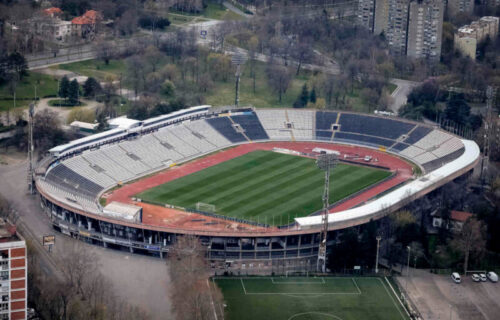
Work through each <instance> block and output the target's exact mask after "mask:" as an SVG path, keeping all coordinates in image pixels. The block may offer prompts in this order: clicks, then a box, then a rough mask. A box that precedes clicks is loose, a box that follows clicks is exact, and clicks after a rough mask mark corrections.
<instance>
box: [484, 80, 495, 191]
mask: <svg viewBox="0 0 500 320" xmlns="http://www.w3.org/2000/svg"><path fill="white" fill-rule="evenodd" d="M486 98H487V100H486V122H485V124H484V129H485V130H484V145H483V159H482V161H481V182H482V183H483V184H484V183H485V179H486V173H487V172H488V166H489V160H490V147H491V139H492V138H493V137H492V135H493V126H494V124H493V121H495V120H494V119H493V103H494V101H495V98H496V88H495V87H492V86H488V88H487V89H486Z"/></svg>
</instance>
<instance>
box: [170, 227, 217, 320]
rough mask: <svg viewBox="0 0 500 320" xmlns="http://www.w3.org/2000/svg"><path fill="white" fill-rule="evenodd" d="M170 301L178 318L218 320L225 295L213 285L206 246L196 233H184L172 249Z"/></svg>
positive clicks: (182, 319)
mask: <svg viewBox="0 0 500 320" xmlns="http://www.w3.org/2000/svg"><path fill="white" fill-rule="evenodd" d="M168 267H169V272H170V279H172V280H171V281H172V290H171V292H172V295H171V301H172V306H173V310H174V313H175V316H176V319H178V320H205V319H207V320H208V319H216V318H220V317H221V316H222V315H219V316H217V312H218V310H222V308H221V304H222V295H221V294H220V292H219V290H218V289H217V287H216V286H212V285H210V282H209V269H208V264H207V260H206V248H205V247H203V246H202V245H201V243H200V240H199V238H198V237H196V236H190V235H185V236H182V237H178V238H177V242H176V243H175V245H173V246H172V248H171V249H170V251H169V259H168Z"/></svg>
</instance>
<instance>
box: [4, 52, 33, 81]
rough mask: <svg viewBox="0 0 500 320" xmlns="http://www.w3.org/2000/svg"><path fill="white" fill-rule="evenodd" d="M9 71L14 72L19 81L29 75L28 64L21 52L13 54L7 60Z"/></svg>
mask: <svg viewBox="0 0 500 320" xmlns="http://www.w3.org/2000/svg"><path fill="white" fill-rule="evenodd" d="M7 63H8V65H9V67H8V68H9V70H10V71H11V72H13V73H14V74H15V75H16V76H17V79H19V80H21V79H22V78H23V76H25V75H27V70H28V64H27V63H26V59H25V58H24V56H23V55H22V54H20V53H19V52H14V53H11V54H10V55H9V57H8V59H7Z"/></svg>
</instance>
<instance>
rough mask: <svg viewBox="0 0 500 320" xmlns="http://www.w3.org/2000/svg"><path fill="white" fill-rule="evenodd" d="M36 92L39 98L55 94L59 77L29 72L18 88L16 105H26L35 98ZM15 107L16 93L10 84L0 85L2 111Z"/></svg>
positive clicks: (0, 107)
mask: <svg viewBox="0 0 500 320" xmlns="http://www.w3.org/2000/svg"><path fill="white" fill-rule="evenodd" d="M35 85H36V91H37V92H36V93H37V96H38V97H39V98H43V97H46V96H55V95H56V94H57V79H56V78H54V77H52V76H48V75H45V74H41V73H36V72H28V75H27V76H25V77H23V79H22V80H21V82H20V83H18V85H17V88H16V107H17V108H19V107H26V106H28V105H29V103H30V102H31V101H33V99H34V98H35ZM13 107H14V95H13V94H12V92H11V90H10V87H9V85H7V84H5V85H1V86H0V111H5V110H7V109H8V108H10V109H12V108H13Z"/></svg>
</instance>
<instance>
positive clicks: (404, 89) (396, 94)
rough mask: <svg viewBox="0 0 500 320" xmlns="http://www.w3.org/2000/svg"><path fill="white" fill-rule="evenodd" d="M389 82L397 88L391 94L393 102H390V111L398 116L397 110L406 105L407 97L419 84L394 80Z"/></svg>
mask: <svg viewBox="0 0 500 320" xmlns="http://www.w3.org/2000/svg"><path fill="white" fill-rule="evenodd" d="M390 82H391V83H393V84H395V85H396V86H397V87H396V89H395V90H394V91H393V92H392V94H391V96H392V98H393V99H394V101H393V102H392V104H391V106H390V109H391V110H392V112H394V113H396V114H398V111H399V109H400V108H401V107H402V106H403V105H405V104H406V101H407V98H408V95H409V94H410V92H411V90H412V89H413V88H414V87H416V86H417V85H418V84H419V83H418V82H414V81H409V80H403V79H396V78H393V79H391V80H390Z"/></svg>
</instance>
